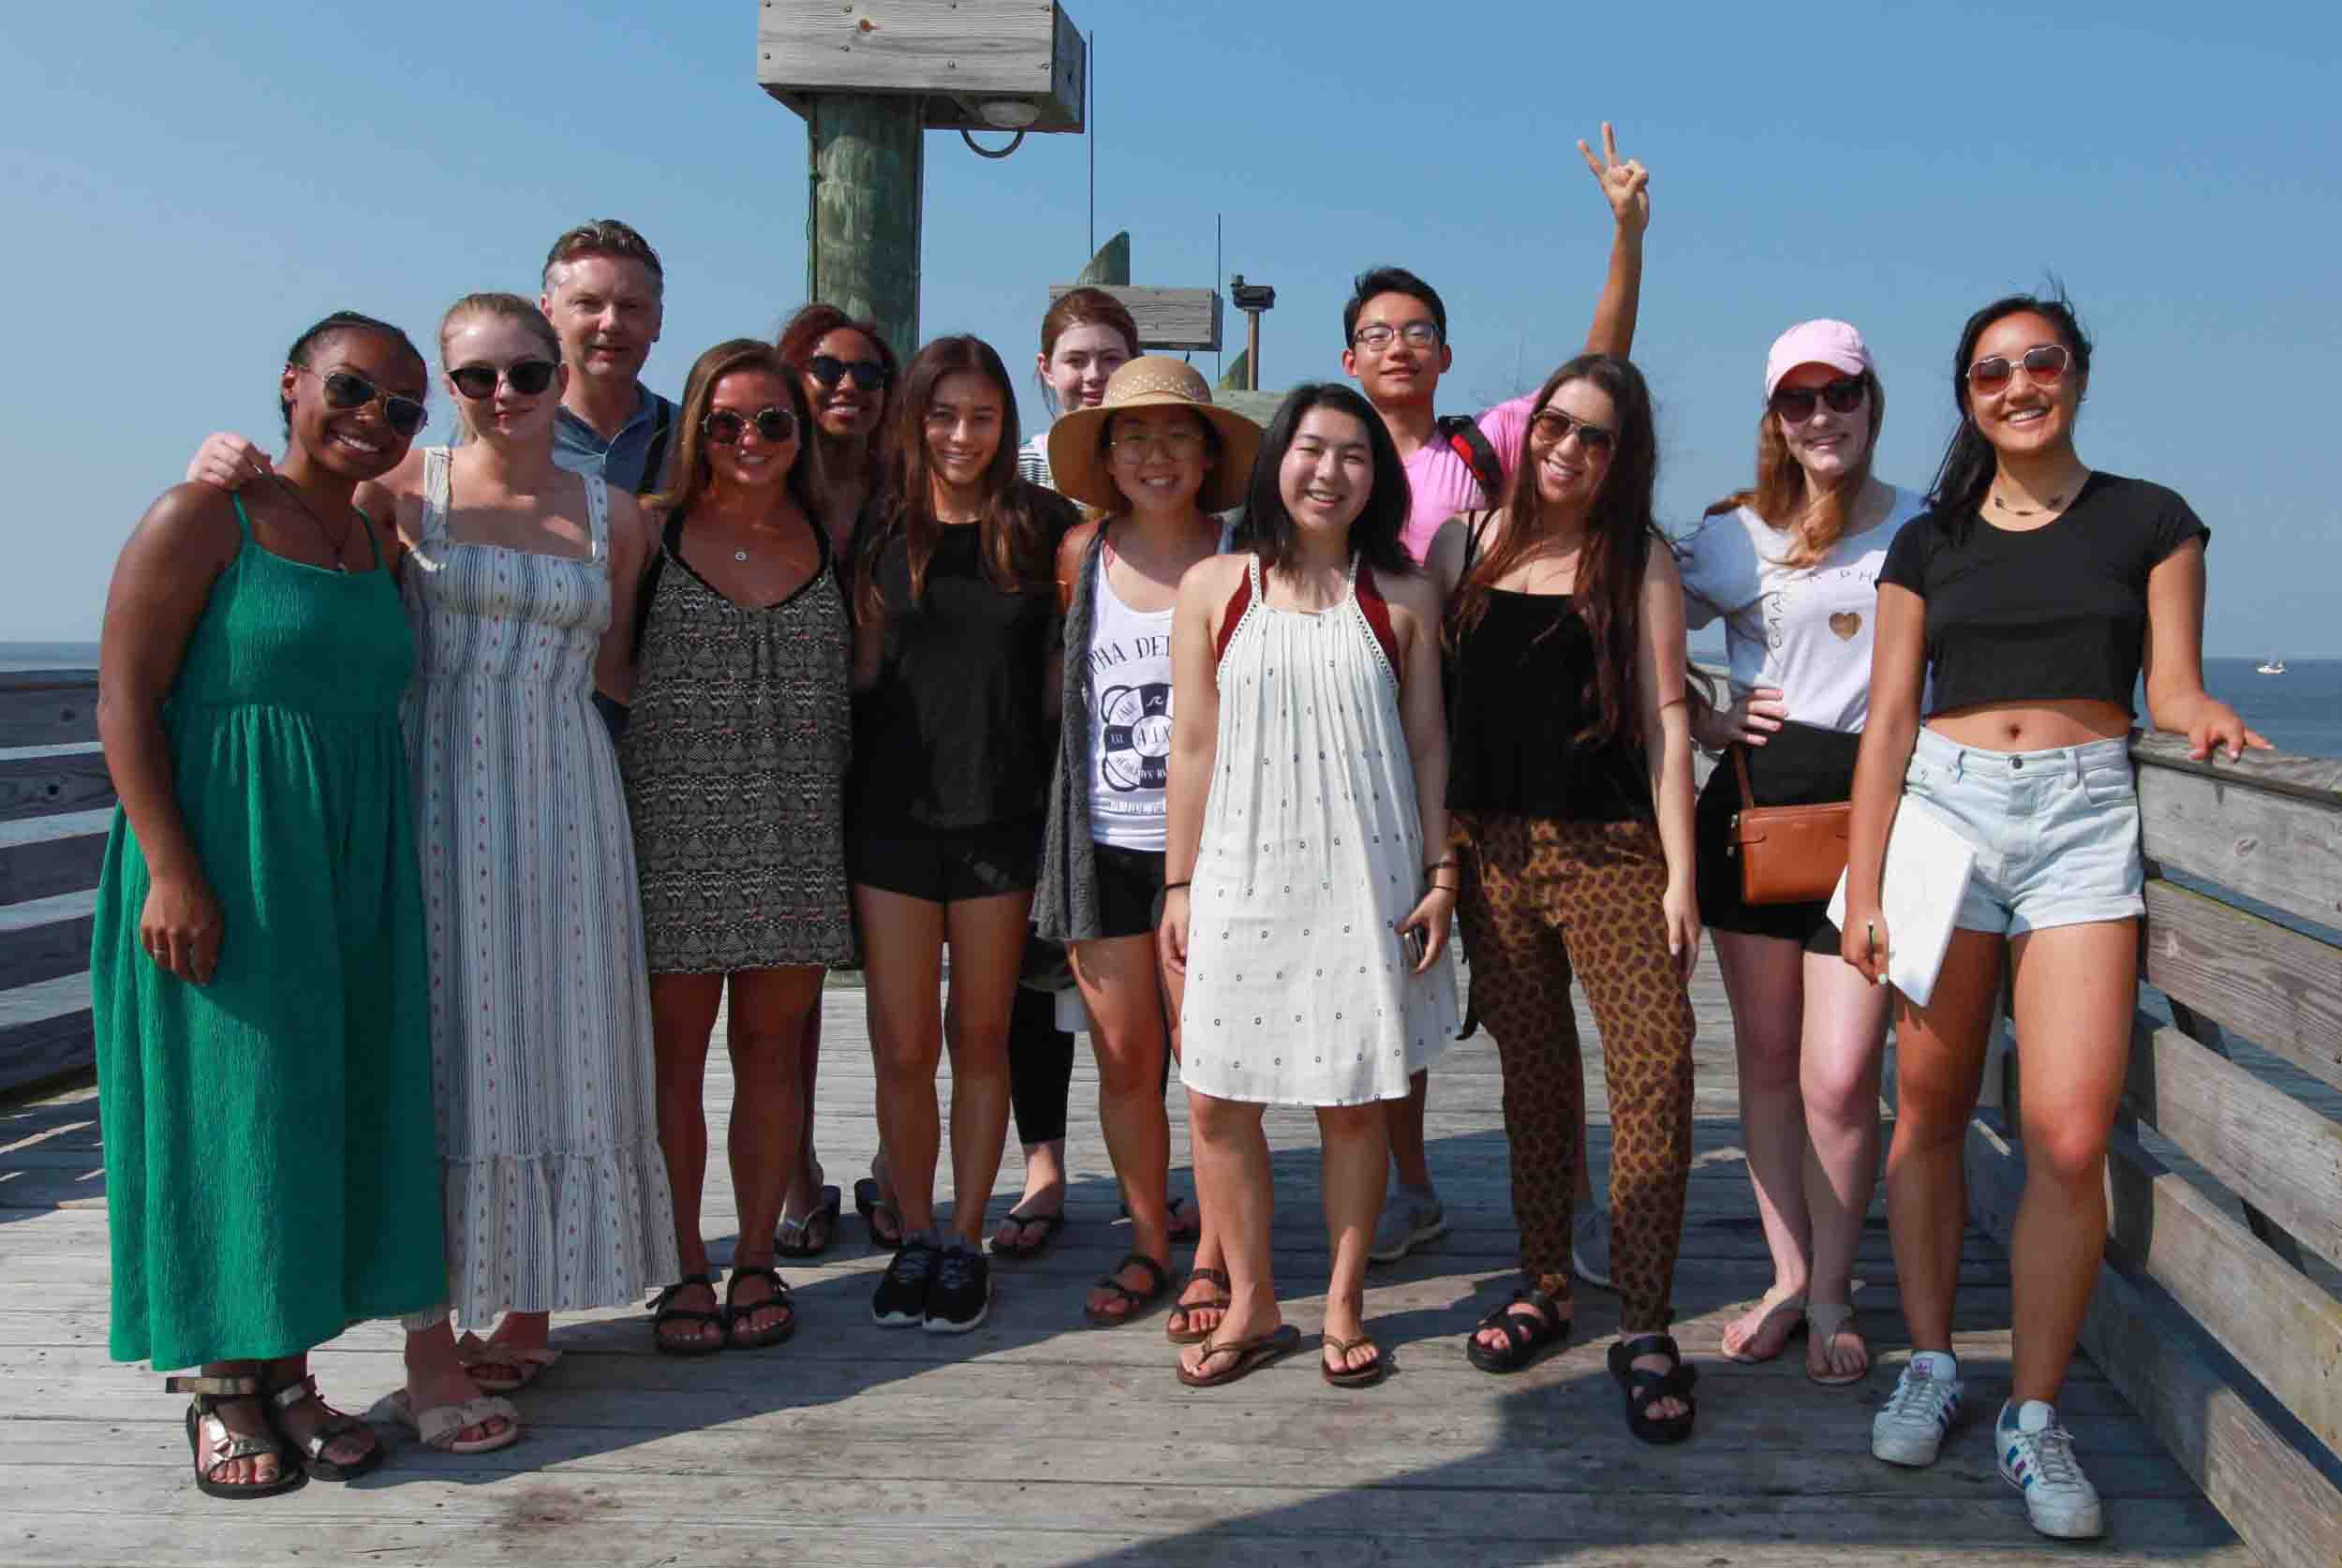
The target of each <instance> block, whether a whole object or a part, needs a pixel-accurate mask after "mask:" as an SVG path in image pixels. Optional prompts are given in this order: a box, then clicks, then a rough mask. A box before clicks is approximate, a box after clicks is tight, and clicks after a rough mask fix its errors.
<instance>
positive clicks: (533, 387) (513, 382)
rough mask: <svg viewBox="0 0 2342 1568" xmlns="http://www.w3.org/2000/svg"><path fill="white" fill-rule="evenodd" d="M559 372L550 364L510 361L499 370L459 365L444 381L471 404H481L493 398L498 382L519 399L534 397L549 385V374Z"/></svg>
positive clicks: (493, 367)
mask: <svg viewBox="0 0 2342 1568" xmlns="http://www.w3.org/2000/svg"><path fill="white" fill-rule="evenodd" d="M560 368H561V366H560V364H559V362H556V361H554V360H514V361H513V362H511V364H508V365H506V366H504V367H503V368H502V369H501V370H499V369H497V367H496V366H495V365H492V364H461V365H457V366H456V367H455V368H454V369H453V370H451V371H449V372H448V373H447V378H448V379H449V380H451V381H452V382H454V383H455V390H456V391H457V392H462V393H463V394H464V395H465V396H466V397H468V398H470V399H471V400H472V401H473V402H474V403H484V402H486V401H487V400H488V399H489V398H492V397H494V396H496V394H497V381H498V380H499V379H501V380H502V381H503V382H504V384H505V385H506V386H508V387H511V389H512V390H513V391H514V392H518V393H520V394H521V395H522V396H523V397H534V396H536V395H537V394H538V393H539V392H542V391H544V390H545V389H546V388H547V387H549V386H551V385H553V373H554V372H555V371H556V370H559V369H560Z"/></svg>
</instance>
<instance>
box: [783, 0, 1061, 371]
mask: <svg viewBox="0 0 2342 1568" xmlns="http://www.w3.org/2000/svg"><path fill="white" fill-rule="evenodd" d="M1088 75H1089V52H1088V49H1087V47H1086V46H1085V44H1084V43H1083V40H1082V36H1081V33H1080V31H1079V29H1077V28H1076V27H1075V25H1074V23H1073V22H1072V21H1071V20H1070V19H1069V18H1068V17H1067V16H1066V14H1065V11H1064V9H1063V7H1060V6H1058V5H1057V4H1056V3H1055V0H759V6H758V12H757V24H756V80H757V84H758V85H759V86H761V87H763V89H764V91H766V92H767V93H770V94H771V95H772V96H774V97H776V98H778V99H779V100H780V101H781V102H783V103H785V104H787V105H788V106H789V107H790V108H792V109H793V110H795V111H797V112H798V113H799V114H802V115H804V116H805V121H806V133H807V141H808V150H809V152H810V155H811V156H810V160H809V162H810V177H811V183H810V186H809V188H808V192H807V201H806V245H805V257H806V260H805V272H806V278H805V287H806V294H807V297H808V298H809V299H815V300H825V301H827V302H829V303H832V304H835V305H837V306H838V307H839V308H841V309H843V310H845V311H846V312H848V313H849V314H851V315H855V316H865V315H867V316H869V317H871V318H874V319H875V320H877V322H878V324H879V329H880V331H881V332H882V333H884V334H885V336H886V340H887V342H888V343H889V344H890V345H891V346H892V347H893V348H894V349H895V351H896V353H897V354H898V355H899V356H901V357H902V358H904V359H909V358H910V357H911V355H912V353H913V352H914V351H916V350H917V348H918V347H919V245H920V213H921V209H922V205H923V203H924V200H925V196H926V138H925V136H924V135H923V134H922V133H923V132H925V131H928V130H956V131H958V132H960V134H961V135H962V136H963V137H967V135H968V133H969V132H970V131H975V130H1005V131H1013V132H1015V136H1016V141H1022V140H1023V139H1024V136H1025V134H1026V133H1027V132H1028V131H1042V132H1051V131H1076V132H1077V131H1079V130H1081V128H1082V124H1083V110H1084V106H1085V101H1086V100H1085V96H1084V94H1085V84H1086V81H1087V79H1088ZM968 144H969V145H970V146H971V147H975V146H976V143H975V141H974V140H973V139H972V138H968ZM1015 145H1016V142H1015V141H1012V142H1011V143H1010V144H1009V149H1008V150H1010V151H1013V150H1014V149H1015ZM976 150H977V151H979V152H984V151H985V150H984V149H982V148H977V149H976ZM1004 155H1006V154H1005V152H1000V153H989V152H987V153H986V156H1004Z"/></svg>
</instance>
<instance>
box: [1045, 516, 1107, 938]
mask: <svg viewBox="0 0 2342 1568" xmlns="http://www.w3.org/2000/svg"><path fill="white" fill-rule="evenodd" d="M1105 538H1106V531H1105V529H1104V528H1100V529H1099V530H1098V531H1097V532H1096V533H1095V534H1093V535H1091V536H1090V540H1089V548H1087V549H1086V550H1084V551H1083V552H1082V564H1081V569H1080V571H1079V573H1078V574H1077V575H1076V576H1075V579H1074V592H1073V595H1072V601H1071V602H1070V603H1069V604H1067V606H1066V608H1065V640H1064V648H1065V686H1064V691H1063V695H1062V698H1061V703H1062V707H1061V710H1060V714H1059V723H1058V741H1057V767H1056V768H1055V769H1054V770H1052V772H1051V775H1050V778H1049V826H1048V830H1047V832H1046V833H1045V834H1044V835H1043V836H1042V840H1041V875H1040V880H1038V881H1037V882H1036V883H1035V884H1034V886H1033V890H1032V925H1033V930H1034V931H1035V932H1036V933H1037V934H1038V935H1040V936H1041V937H1043V938H1045V939H1047V940H1049V941H1053V942H1089V941H1096V940H1097V939H1099V938H1100V937H1102V936H1103V935H1104V931H1105V928H1104V924H1103V923H1102V922H1101V921H1100V919H1099V916H1098V854H1097V843H1096V841H1095V840H1094V839H1092V838H1091V836H1090V831H1089V637H1090V630H1091V627H1092V625H1093V623H1094V622H1095V620H1096V618H1097V596H1098V587H1097V584H1098V573H1099V571H1100V570H1101V566H1100V563H1101V560H1102V558H1103V556H1104V546H1105Z"/></svg>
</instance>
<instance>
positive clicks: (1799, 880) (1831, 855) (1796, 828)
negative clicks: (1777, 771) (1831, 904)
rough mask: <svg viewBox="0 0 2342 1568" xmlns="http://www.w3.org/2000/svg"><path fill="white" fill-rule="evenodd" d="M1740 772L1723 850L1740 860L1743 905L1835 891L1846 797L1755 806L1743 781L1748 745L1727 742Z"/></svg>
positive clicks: (1809, 898) (1817, 897) (1805, 899)
mask: <svg viewBox="0 0 2342 1568" xmlns="http://www.w3.org/2000/svg"><path fill="white" fill-rule="evenodd" d="M1731 752H1732V768H1733V771H1734V772H1735V773H1737V774H1738V775H1739V776H1740V780H1741V808H1740V809H1739V810H1738V811H1736V812H1734V813H1733V814H1732V836H1731V840H1730V842H1729V844H1728V845H1727V852H1728V853H1730V854H1733V855H1735V856H1737V857H1738V858H1739V860H1740V863H1741V900H1742V902H1743V903H1747V904H1814V903H1819V902H1820V901H1821V900H1823V899H1825V898H1828V897H1829V896H1830V895H1831V894H1832V893H1834V892H1835V891H1837V886H1838V879H1839V878H1840V877H1842V876H1844V875H1845V846H1846V824H1847V820H1848V818H1849V817H1850V816H1851V815H1852V813H1853V810H1854V807H1853V806H1852V804H1851V803H1849V802H1846V801H1831V802H1828V803H1826V804H1823V805H1820V806H1759V805H1757V804H1756V790H1755V789H1754V788H1752V787H1751V786H1750V784H1749V781H1748V749H1747V747H1744V746H1737V745H1736V746H1734V747H1731Z"/></svg>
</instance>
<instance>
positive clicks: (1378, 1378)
mask: <svg viewBox="0 0 2342 1568" xmlns="http://www.w3.org/2000/svg"><path fill="white" fill-rule="evenodd" d="M1318 1339H1319V1340H1320V1342H1321V1343H1322V1344H1323V1345H1324V1347H1325V1348H1326V1349H1327V1350H1329V1351H1332V1352H1333V1353H1334V1354H1336V1355H1339V1356H1341V1358H1342V1359H1343V1360H1344V1361H1347V1360H1348V1359H1349V1356H1350V1353H1351V1352H1352V1351H1354V1350H1361V1349H1363V1350H1371V1351H1372V1352H1373V1353H1374V1359H1373V1360H1371V1361H1370V1362H1368V1363H1367V1364H1366V1365H1365V1366H1363V1367H1345V1368H1342V1369H1341V1371H1339V1372H1337V1371H1335V1370H1334V1368H1333V1364H1332V1363H1331V1362H1329V1361H1327V1359H1326V1358H1325V1356H1324V1355H1322V1354H1321V1355H1320V1356H1318V1358H1317V1369H1318V1370H1319V1371H1320V1372H1322V1373H1323V1374H1325V1378H1326V1381H1327V1383H1332V1384H1333V1385H1334V1386H1335V1387H1336V1388H1371V1387H1373V1386H1374V1385H1375V1384H1376V1383H1380V1382H1382V1381H1383V1379H1384V1378H1386V1376H1388V1375H1389V1373H1390V1363H1389V1362H1387V1361H1385V1360H1384V1359H1383V1350H1382V1347H1381V1346H1380V1345H1377V1344H1376V1343H1375V1342H1374V1340H1373V1338H1372V1336H1371V1335H1366V1334H1361V1335H1359V1336H1358V1337H1357V1338H1356V1339H1343V1338H1341V1336H1340V1335H1338V1334H1321V1335H1319V1336H1318Z"/></svg>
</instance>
